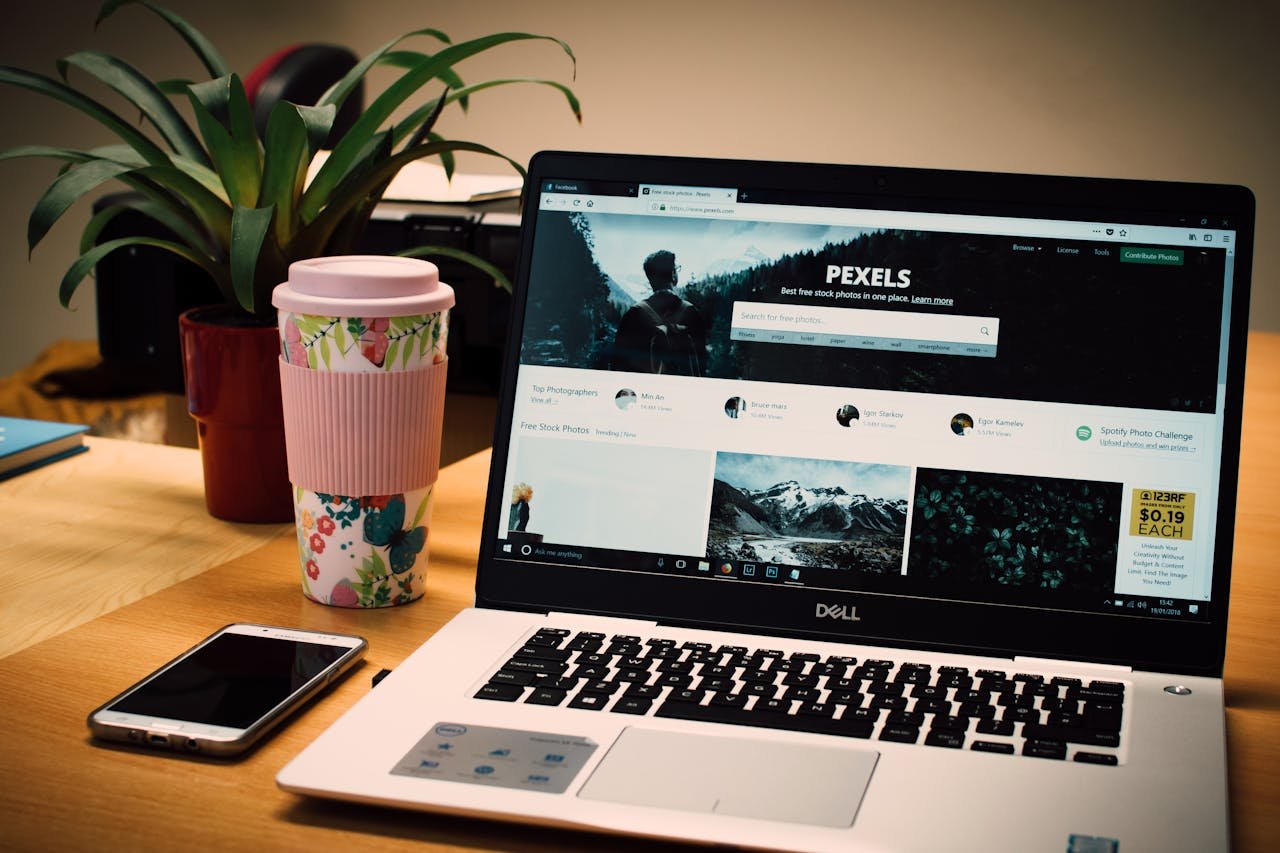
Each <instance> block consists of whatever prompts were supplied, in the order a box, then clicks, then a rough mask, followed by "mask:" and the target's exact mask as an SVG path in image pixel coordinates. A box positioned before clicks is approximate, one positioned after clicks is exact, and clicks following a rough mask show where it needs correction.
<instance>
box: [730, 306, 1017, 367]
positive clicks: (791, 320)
mask: <svg viewBox="0 0 1280 853" xmlns="http://www.w3.org/2000/svg"><path fill="white" fill-rule="evenodd" d="M999 336H1000V319H999V318H998V317H973V316H968V315H962V314H924V313H919V312H915V311H872V310H867V309H865V308H832V307H828V306H824V305H791V304H779V303H776V302H736V303H734V306H733V327H732V330H731V332H730V335H729V337H730V339H731V340H735V341H759V342H761V343H773V344H800V345H802V346H820V347H844V348H849V349H870V350H883V351H897V352H918V353H929V354H932V355H967V356H976V357H979V358H994V357H995V355H996V346H997V343H998V340H999Z"/></svg>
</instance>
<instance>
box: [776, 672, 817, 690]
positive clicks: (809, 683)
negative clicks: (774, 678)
mask: <svg viewBox="0 0 1280 853" xmlns="http://www.w3.org/2000/svg"><path fill="white" fill-rule="evenodd" d="M782 683H783V684H785V685H786V686H787V687H817V686H818V676H816V675H802V674H800V673H798V672H790V673H787V675H786V676H785V677H784V678H783V679H782Z"/></svg>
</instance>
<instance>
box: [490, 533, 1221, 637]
mask: <svg viewBox="0 0 1280 853" xmlns="http://www.w3.org/2000/svg"><path fill="white" fill-rule="evenodd" d="M494 553H495V555H496V556H497V557H498V558H500V559H505V560H517V561H521V562H529V563H549V564H553V565H560V566H576V567H582V568H590V569H605V570H613V571H627V572H645V573H648V574H658V575H667V576H675V577H688V578H702V579H707V580H713V581H734V582H739V583H757V584H766V585H774V586H785V587H805V588H809V589H821V590H832V591H839V592H861V593H873V594H887V595H907V596H911V597H917V598H930V599H939V600H948V601H957V602H970V603H975V604H984V605H1008V606H1014V607H1019V606H1021V607H1034V608H1036V609H1048V610H1058V611H1072V610H1073V611H1078V612H1082V613H1091V614H1092V613H1097V614H1105V615H1115V616H1136V617H1141V618H1146V619H1172V620H1177V621H1193V622H1209V621H1211V618H1210V617H1211V616H1212V605H1211V604H1210V602H1208V601H1199V600H1192V599H1180V598H1167V597H1157V596H1144V595H1121V594H1108V593H1086V592H1083V591H1076V592H1067V591H1065V590H1057V591H1055V592H1054V593H1052V594H1051V595H1052V598H1053V600H1051V601H1050V600H1047V598H1046V594H1045V592H1044V591H1043V590H1022V589H1018V588H1016V587H998V588H997V587H992V586H986V587H981V588H977V587H974V586H972V585H970V584H962V585H955V584H948V583H947V582H946V581H945V580H943V579H940V578H932V579H929V580H927V581H924V583H925V584H926V585H927V588H923V587H921V585H920V579H918V578H913V577H911V576H909V575H907V574H905V573H902V574H899V573H893V574H889V575H885V574H878V573H868V572H861V571H857V570H854V569H850V568H847V567H845V568H840V567H825V566H796V565H787V564H783V563H770V562H767V561H763V560H759V559H741V558H739V557H733V556H726V557H717V556H715V555H708V554H672V553H654V552H647V551H623V550H617V549H613V548H596V547H588V546H581V545H563V544H558V543H550V542H545V541H543V537H542V536H541V535H540V534H537V533H520V532H517V531H510V532H508V534H507V537H506V538H505V539H498V540H497V542H496V544H495V547H494Z"/></svg>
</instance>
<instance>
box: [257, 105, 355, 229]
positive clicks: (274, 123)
mask: <svg viewBox="0 0 1280 853" xmlns="http://www.w3.org/2000/svg"><path fill="white" fill-rule="evenodd" d="M335 115H337V109H336V108H335V107H333V106H332V105H330V106H325V107H300V106H297V105H296V104H291V103H289V102H288V101H280V102H278V103H277V104H276V105H275V106H274V107H272V109H271V115H270V116H268V117H267V132H266V144H265V146H264V154H263V167H262V191H261V193H260V194H259V201H261V202H262V203H264V204H274V205H275V207H276V240H277V241H278V242H279V243H280V245H282V246H283V245H286V244H287V243H288V242H289V239H290V238H291V237H292V235H293V233H294V231H295V230H296V229H297V226H298V216H297V210H296V208H295V205H294V202H295V200H296V199H297V198H298V197H299V196H300V195H301V194H302V187H303V184H304V182H305V181H306V177H307V165H308V164H309V163H310V162H311V158H312V156H313V155H314V154H315V152H316V151H317V150H319V148H320V145H321V144H322V143H323V142H324V139H325V137H326V136H328V135H329V128H331V127H332V126H333V119H334V116H335Z"/></svg>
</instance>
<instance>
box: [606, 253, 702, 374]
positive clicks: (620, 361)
mask: <svg viewBox="0 0 1280 853" xmlns="http://www.w3.org/2000/svg"><path fill="white" fill-rule="evenodd" d="M679 272H680V267H679V265H677V264H676V256H675V254H674V253H672V252H669V251H667V250H666V249H660V250H658V251H656V252H654V253H653V254H652V255H650V256H649V257H647V258H645V260H644V274H645V277H646V278H648V279H649V286H650V287H651V288H653V295H652V296H650V297H648V298H647V299H644V300H641V301H640V302H637V303H636V304H635V305H633V306H632V307H631V308H629V309H627V312H626V313H625V314H623V315H622V320H621V321H620V322H619V323H618V334H617V336H616V337H615V338H614V342H613V358H612V361H611V363H610V365H609V366H610V368H611V369H612V370H626V371H631V372H634V373H661V374H666V375H672V376H702V375H703V373H704V371H705V370H706V363H707V324H706V321H705V320H704V319H703V318H702V313H701V312H700V311H698V309H697V308H695V307H694V306H693V305H691V304H690V303H689V302H687V301H685V300H684V299H681V298H680V297H679V296H676V294H675V293H673V292H672V291H673V289H674V288H675V286H676V283H677V281H678V280H679Z"/></svg>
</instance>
